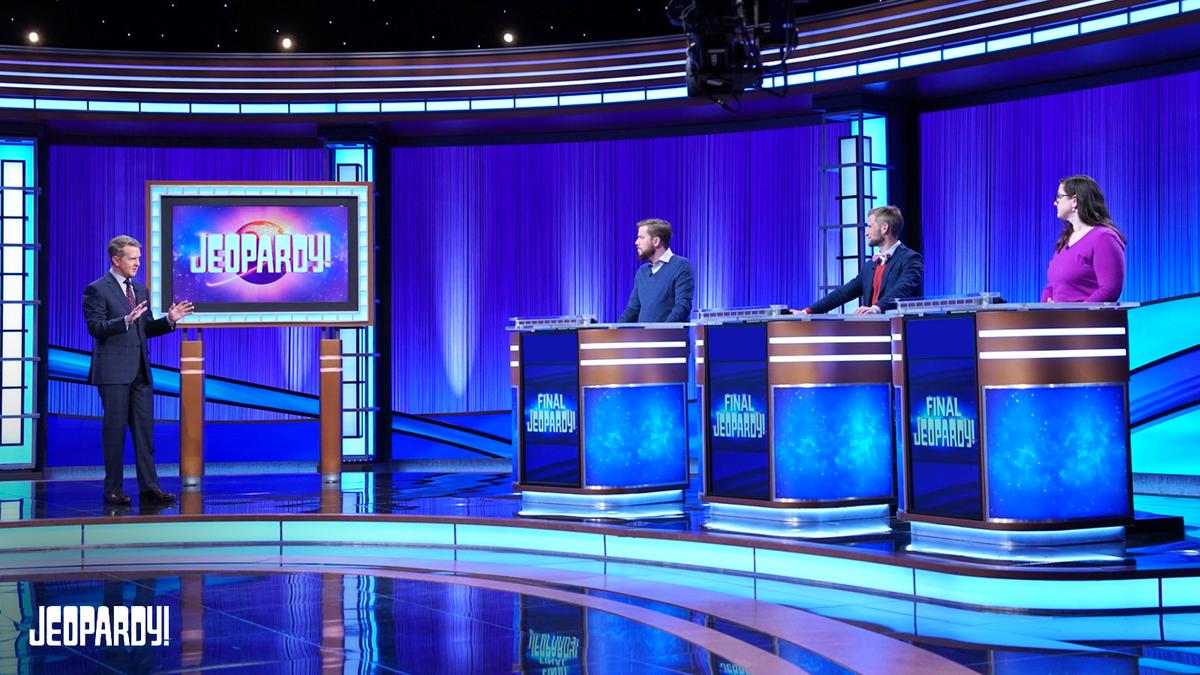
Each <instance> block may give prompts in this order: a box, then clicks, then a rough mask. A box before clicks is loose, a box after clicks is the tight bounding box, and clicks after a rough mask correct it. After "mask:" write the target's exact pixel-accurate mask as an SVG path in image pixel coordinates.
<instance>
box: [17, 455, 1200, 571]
mask: <svg viewBox="0 0 1200 675" xmlns="http://www.w3.org/2000/svg"><path fill="white" fill-rule="evenodd" d="M125 483H126V484H125V490H126V493H127V494H129V495H131V496H132V497H133V500H134V503H133V505H132V506H128V507H125V506H122V507H113V506H108V505H105V504H104V503H103V501H102V499H101V496H102V489H103V486H102V483H101V481H98V480H59V481H7V482H0V521H4V520H39V519H59V518H83V517H95V516H100V517H124V516H139V515H141V516H146V515H164V516H170V515H180V514H185V515H200V514H205V515H221V514H237V513H254V514H284V513H292V514H303V513H346V514H403V515H410V516H454V517H474V518H506V519H509V518H517V519H521V520H546V521H568V522H570V521H578V520H581V519H580V518H578V517H561V518H556V517H554V516H552V515H546V514H544V513H542V514H539V515H537V516H535V517H526V516H521V515H518V513H519V512H520V511H521V498H520V495H519V493H515V492H513V490H512V476H511V474H508V473H499V474H477V473H440V474H439V473H395V474H373V473H347V474H344V475H343V478H342V482H341V484H340V485H338V486H335V487H333V488H332V489H331V488H329V487H328V486H323V485H322V483H321V481H320V479H319V478H318V476H316V475H315V474H311V475H295V474H268V475H262V476H209V477H205V479H204V486H203V488H204V489H203V490H202V491H200V492H191V493H184V492H181V491H180V485H179V480H178V479H177V478H164V479H163V481H162V484H163V488H164V489H166V490H168V491H171V492H177V493H179V495H180V501H179V503H178V504H175V505H170V506H165V507H164V506H162V505H142V504H139V503H138V499H137V486H136V483H135V481H133V480H132V479H126V481H125ZM697 483H698V479H696V478H693V480H692V485H691V486H690V488H689V489H688V490H686V491H685V492H684V501H683V506H682V514H681V515H679V516H677V517H668V518H646V519H633V520H604V519H598V520H595V519H594V520H591V521H590V522H591V523H592V524H596V525H599V526H602V527H608V528H613V529H619V528H635V529H639V530H645V529H653V530H660V531H671V532H704V533H705V534H706V535H708V536H711V537H713V538H714V540H719V539H721V538H733V539H737V540H747V539H749V540H754V539H758V540H762V539H771V537H769V536H768V537H762V536H755V535H753V534H732V533H727V532H721V531H715V530H710V529H706V528H705V524H706V522H707V520H708V514H707V510H706V508H705V507H704V506H703V505H702V504H701V503H700V501H699V498H698V484H697ZM1134 507H1135V509H1136V510H1137V511H1138V516H1139V518H1146V517H1150V516H1154V515H1164V516H1179V517H1181V518H1182V519H1183V525H1184V531H1183V532H1184V534H1185V535H1186V536H1184V537H1182V538H1181V537H1180V536H1178V534H1179V533H1178V531H1175V530H1172V531H1169V532H1157V531H1147V532H1146V533H1144V534H1137V533H1134V534H1131V535H1130V536H1129V537H1127V539H1126V541H1125V542H1124V543H1118V544H1111V543H1110V544H1096V545H1086V546H1044V547H1024V548H1023V549H1022V550H1021V553H1020V555H1019V556H1017V557H1014V558H1012V559H1006V560H1005V562H1006V564H1016V565H1022V566H1055V567H1062V566H1070V567H1087V568H1089V569H1097V570H1100V569H1105V568H1112V569H1129V568H1131V567H1136V568H1138V569H1168V568H1176V567H1184V568H1200V531H1198V528H1200V499H1184V498H1171V497H1152V496H1141V495H1139V496H1137V497H1135V500H1134ZM864 522H869V524H872V525H874V524H875V523H874V521H863V520H855V521H845V522H844V523H837V522H832V523H829V522H826V523H819V524H816V525H814V526H812V527H813V534H814V536H817V535H818V534H819V539H814V540H813V541H817V542H819V545H822V546H824V545H828V546H835V547H847V548H852V549H858V550H864V549H866V550H870V551H871V552H872V553H874V554H879V555H888V556H894V557H898V558H899V557H915V558H931V559H937V560H946V559H954V560H959V561H961V562H963V563H964V564H971V563H987V562H992V561H993V560H994V559H993V558H989V557H988V556H987V555H986V551H985V552H984V553H981V551H980V549H979V548H978V547H972V546H962V545H953V544H952V545H949V546H947V545H945V544H944V543H943V542H941V541H935V542H930V543H926V542H914V541H913V540H912V539H911V538H910V537H909V535H908V532H907V529H906V526H904V525H903V524H902V523H897V522H895V521H894V520H893V521H892V522H890V523H889V522H887V521H886V520H885V521H884V522H883V526H884V527H883V528H876V527H869V528H864V527H863V523H864ZM889 525H890V526H891V527H890V528H889V527H888V526H889ZM839 528H842V529H843V531H844V533H845V534H844V536H837V534H838V533H837V530H838V529H839ZM788 529H789V530H795V528H788ZM881 529H882V530H885V531H883V532H880V530H881ZM796 540H802V539H796ZM991 552H992V553H994V552H995V549H993V550H992V551H991Z"/></svg>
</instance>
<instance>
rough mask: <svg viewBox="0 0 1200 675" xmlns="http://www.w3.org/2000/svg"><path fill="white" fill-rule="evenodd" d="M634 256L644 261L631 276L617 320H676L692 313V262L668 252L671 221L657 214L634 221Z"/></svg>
mask: <svg viewBox="0 0 1200 675" xmlns="http://www.w3.org/2000/svg"><path fill="white" fill-rule="evenodd" d="M634 245H635V246H637V252H638V257H639V258H640V259H641V260H642V261H644V262H645V263H646V264H645V265H642V266H641V267H639V268H638V270H637V273H636V274H635V275H634V277H633V292H632V293H630V294H629V304H628V305H626V307H625V311H624V312H621V318H620V319H617V321H618V322H619V323H679V322H683V321H687V320H688V317H689V316H691V314H692V292H693V290H694V288H695V281H694V280H693V277H692V263H690V262H688V259H687V258H685V257H683V256H681V255H675V254H674V253H672V252H671V249H670V245H671V224H670V223H668V222H667V221H665V220H663V219H661V218H647V219H646V220H643V221H641V222H639V223H638V234H637V240H636V241H635V242H634Z"/></svg>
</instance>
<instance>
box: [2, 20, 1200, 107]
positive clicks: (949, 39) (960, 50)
mask: <svg viewBox="0 0 1200 675" xmlns="http://www.w3.org/2000/svg"><path fill="white" fill-rule="evenodd" d="M1023 4H1029V3H1009V4H1006V5H997V6H995V7H991V8H987V9H983V10H979V11H976V12H968V13H964V14H956V15H952V16H949V17H943V18H941V19H936V20H931V21H925V22H921V23H916V24H903V25H901V26H899V27H894V28H890V29H885V30H879V31H877V34H878V36H879V37H880V39H879V40H878V41H872V42H871V43H870V44H868V45H863V46H858V47H847V48H844V49H838V48H837V45H838V44H839V43H843V42H846V41H848V40H851V39H861V38H862V36H863V35H862V34H859V33H856V34H855V36H854V37H853V38H838V39H832V40H826V41H823V42H822V41H816V42H810V43H809V44H808V46H809V47H814V46H829V47H830V49H829V50H826V51H822V52H818V53H813V54H808V55H804V56H798V57H795V58H793V59H789V61H788V63H789V64H791V65H793V66H797V65H800V64H803V63H805V62H815V61H818V60H822V59H828V58H830V57H835V56H845V57H847V59H848V60H847V61H844V62H841V63H830V64H823V65H820V66H813V67H811V68H808V69H797V70H795V71H793V72H790V73H789V74H788V75H787V78H786V80H787V81H786V85H789V86H795V85H804V84H812V83H814V82H825V81H830V80H841V79H851V78H855V77H864V76H869V75H874V74H878V73H882V72H891V71H895V70H903V69H906V68H916V67H921V66H925V65H928V64H934V63H940V62H944V61H951V60H954V59H960V58H966V57H970V56H977V55H981V54H987V53H989V52H996V51H1001V50H1018V49H1023V48H1026V47H1030V46H1035V45H1039V44H1042V43H1044V42H1049V41H1055V40H1062V39H1068V38H1072V37H1078V36H1081V35H1090V34H1093V33H1099V32H1105V31H1112V30H1118V29H1121V28H1127V27H1129V26H1135V25H1140V24H1144V23H1147V22H1152V21H1156V20H1159V19H1164V18H1168V17H1173V16H1178V15H1181V14H1187V13H1190V12H1197V11H1200V0H1182V1H1181V2H1150V3H1145V4H1141V5H1135V6H1132V7H1127V8H1124V9H1121V10H1119V11H1114V12H1104V11H1100V12H1098V13H1095V14H1090V15H1087V16H1084V17H1081V18H1074V19H1070V20H1068V21H1066V22H1062V21H1056V20H1055V18H1056V17H1057V16H1060V15H1062V14H1063V13H1064V12H1066V11H1070V10H1077V9H1081V8H1086V7H1095V8H1097V9H1101V8H1102V7H1103V6H1104V5H1106V4H1108V3H1107V2H1105V1H1103V0H1082V1H1081V2H1078V3H1075V4H1073V5H1068V6H1065V7H1056V8H1052V9H1047V10H1036V11H1031V12H1029V13H1027V14H1023V15H1018V16H1009V17H1003V18H1000V19H991V20H985V19H987V18H988V17H989V16H990V15H994V14H995V13H997V12H998V11H1001V10H1007V9H1011V8H1013V7H1017V6H1020V5H1023ZM889 18H894V17H889ZM964 18H974V19H975V21H973V22H971V23H969V24H967V25H962V26H958V27H953V28H946V29H942V30H933V29H936V28H937V26H938V25H941V24H944V23H946V22H949V21H954V20H962V19H964ZM1031 19H1032V20H1043V21H1046V23H1044V24H1039V25H1035V26H1032V27H1022V26H1021V22H1022V21H1029V20H1031ZM921 27H928V28H930V29H931V30H928V31H925V30H922V31H916V34H915V35H913V36H911V37H902V38H895V39H890V40H889V39H887V38H888V37H889V36H891V35H895V34H899V32H900V31H909V32H912V29H914V28H921ZM980 29H992V30H994V32H992V33H990V34H988V35H985V36H981V37H978V38H968V39H966V40H962V41H957V42H956V41H955V39H956V38H957V37H958V36H961V35H966V34H968V33H972V32H975V31H978V30H980ZM819 34H820V33H801V34H800V35H801V38H804V37H806V36H813V35H819ZM931 38H934V39H942V40H944V42H943V43H942V45H941V46H930V45H928V44H923V42H924V41H928V40H929V39H931ZM880 47H892V48H894V49H895V50H896V51H894V52H892V53H890V54H871V55H870V56H866V57H863V58H861V59H857V58H854V55H855V54H859V53H866V52H870V51H873V50H877V49H879V48H880ZM680 53H681V52H680V50H678V49H667V50H658V51H654V52H643V53H631V54H625V55H622V56H623V57H626V58H633V57H641V56H663V57H670V56H675V55H678V54H680ZM771 54H774V60H773V61H772V60H767V62H766V64H765V65H766V66H767V67H774V66H778V65H779V63H780V61H779V58H778V51H777V50H774V51H772V50H767V51H765V52H764V55H768V56H769V55H771ZM599 58H612V57H611V56H603V57H573V58H564V59H542V60H526V61H511V62H506V63H500V64H495V65H498V66H499V65H502V66H516V65H526V66H531V65H538V64H547V63H569V62H574V61H588V60H595V59H599ZM6 64H20V65H23V66H29V65H35V66H58V65H63V64H59V63H55V62H33V61H17V60H0V65H6ZM673 64H679V65H680V66H682V64H683V61H682V60H678V61H676V60H669V61H658V62H650V63H631V64H623V65H620V66H612V67H583V68H564V69H557V70H549V71H518V72H503V73H497V74H496V76H503V77H541V76H545V75H548V74H564V73H565V74H570V73H579V74H587V73H593V72H604V71H606V70H612V71H614V72H624V71H628V70H634V69H645V68H651V67H662V66H664V65H666V66H670V65H673ZM70 65H71V66H72V67H79V68H86V67H93V68H106V69H114V68H130V69H142V70H154V69H161V68H162V66H140V65H129V64H120V65H118V64H80V63H72V64H70ZM477 65H479V64H443V65H441V66H440V67H445V68H455V67H468V66H471V67H473V66H477ZM417 67H420V68H430V67H439V66H428V65H422V66H404V65H395V66H386V67H384V66H355V65H347V66H339V68H342V69H346V70H368V71H369V70H383V69H405V68H417ZM171 68H172V69H174V70H211V68H212V67H211V66H203V67H201V66H171ZM224 69H225V70H230V71H235V70H252V71H272V70H277V71H295V70H306V68H297V67H295V66H292V67H269V66H264V67H262V68H259V67H255V68H239V67H236V66H228V67H225V68H224ZM20 74H21V75H28V74H29V73H28V72H25V71H20ZM36 74H37V75H38V76H39V77H60V78H67V77H70V78H72V79H85V80H86V79H94V78H97V77H101V78H102V77H103V76H93V75H82V74H64V73H57V74H56V73H36ZM0 77H3V75H0ZM463 77H465V76H461V75H445V76H443V75H433V76H430V78H432V79H437V80H444V79H461V78H463ZM470 77H473V78H479V77H485V76H480V75H474V76H470ZM683 78H684V73H683V72H682V71H677V72H665V73H649V74H643V75H628V76H612V77H598V78H593V79H580V80H569V81H548V82H538V81H529V82H522V83H517V84H497V85H479V86H471V85H447V86H427V87H421V86H417V87H369V86H362V87H358V88H355V89H343V90H330V89H320V88H307V89H295V90H288V91H286V92H285V93H294V94H318V95H321V94H324V95H330V94H334V93H336V94H349V95H357V94H361V95H362V96H364V97H368V98H369V97H371V96H373V95H374V96H378V95H380V94H405V93H410V94H422V93H431V92H446V93H461V94H465V95H466V97H464V98H456V99H452V100H447V99H437V98H431V99H410V100H403V101H382V100H361V101H339V102H334V101H322V102H285V101H273V102H257V101H256V102H236V101H224V102H191V103H188V102H161V101H89V100H87V99H74V98H40V97H38V98H34V97H28V98H27V97H20V96H0V109H5V108H8V109H27V110H28V109H40V110H70V111H89V112H106V113H154V114H182V115H188V114H216V115H235V114H241V115H254V114H260V115H261V114H287V115H314V114H317V115H319V114H337V113H368V114H383V113H399V112H459V111H462V112H473V111H477V110H479V111H489V110H507V109H514V108H515V109H521V108H542V107H559V106H572V105H606V104H619V103H630V102H635V103H636V102H642V101H655V100H664V99H672V98H683V97H686V96H687V90H686V88H685V87H682V86H680V84H679V83H680V82H681V81H682V80H683ZM130 79H135V78H130ZM142 79H146V80H154V81H158V80H178V81H181V82H196V83H198V84H202V83H204V82H208V81H212V82H216V83H228V82H233V83H236V82H247V83H255V82H260V81H264V80H265V81H276V80H278V81H285V82H311V83H320V82H325V81H329V80H330V78H327V77H307V78H305V77H301V78H261V77H257V78H256V77H241V78H238V77H234V78H211V77H197V78H189V77H176V78H169V77H167V78H164V77H146V78H142ZM351 79H352V80H360V81H364V82H372V81H407V80H412V79H417V78H414V77H413V76H395V77H358V78H351ZM344 81H346V78H337V79H336V82H339V83H340V82H344ZM663 81H671V82H672V83H671V86H667V87H662V86H653V85H656V84H659V83H660V82H663ZM614 84H615V85H618V86H621V85H624V87H625V88H618V89H606V88H600V89H595V90H592V91H587V92H582V93H579V94H570V95H558V94H551V95H535V96H525V97H516V98H505V97H503V94H499V91H498V90H505V91H510V90H513V89H532V88H545V87H558V86H573V85H597V86H601V87H603V86H604V85H614ZM639 85H641V86H639ZM648 85H650V86H648ZM763 86H764V87H767V88H774V87H782V86H785V82H784V77H783V76H778V77H768V78H767V79H766V80H765V81H764V83H763ZM35 88H36V89H43V90H44V89H46V88H47V85H46V84H45V83H32V82H29V83H26V82H14V81H3V80H0V92H4V91H7V92H14V93H15V92H18V91H21V90H26V89H35ZM57 89H59V90H62V91H79V92H89V91H95V92H97V93H99V94H103V95H113V94H132V95H137V94H141V93H179V94H189V93H194V94H198V95H207V94H214V93H217V90H213V89H205V88H202V87H194V88H175V89H174V90H168V89H159V88H153V87H124V86H99V85H97V86H89V85H62V86H59V87H57ZM221 91H222V92H223V93H224V94H226V95H229V94H233V95H237V94H242V93H246V94H257V93H261V92H260V90H258V89H240V90H239V89H225V90H221ZM487 92H496V93H497V94H499V96H500V97H499V98H497V97H496V96H494V95H493V96H489V95H486V93H487ZM473 93H475V94H484V95H481V96H471V94H473Z"/></svg>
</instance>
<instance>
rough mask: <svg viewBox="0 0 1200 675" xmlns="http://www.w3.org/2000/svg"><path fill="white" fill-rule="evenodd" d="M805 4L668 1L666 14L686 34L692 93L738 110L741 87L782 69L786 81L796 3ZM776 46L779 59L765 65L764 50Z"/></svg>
mask: <svg viewBox="0 0 1200 675" xmlns="http://www.w3.org/2000/svg"><path fill="white" fill-rule="evenodd" d="M804 4H808V0H668V4H667V17H668V18H669V19H670V20H671V23H673V24H675V25H677V26H681V27H682V28H683V30H684V33H686V34H687V38H688V49H687V88H688V95H689V96H707V97H708V98H710V99H712V100H713V101H714V102H716V103H717V104H718V105H720V106H721V107H723V108H725V109H727V110H737V109H738V108H740V106H741V103H740V98H739V97H740V95H741V94H742V92H744V91H746V90H747V89H757V88H761V87H762V83H763V79H764V78H765V77H767V76H774V75H777V74H782V75H784V76H785V77H784V80H783V81H784V82H785V83H786V82H787V78H786V75H787V61H788V56H789V55H790V54H791V52H792V50H793V49H794V48H795V45H796V31H795V16H796V6H797V5H804ZM776 48H778V49H779V50H780V59H779V62H778V64H776V65H774V66H772V67H771V68H767V67H765V66H764V65H763V58H762V52H763V50H764V49H767V50H771V49H776ZM768 91H769V90H768ZM772 93H777V94H779V95H782V94H783V93H785V92H772Z"/></svg>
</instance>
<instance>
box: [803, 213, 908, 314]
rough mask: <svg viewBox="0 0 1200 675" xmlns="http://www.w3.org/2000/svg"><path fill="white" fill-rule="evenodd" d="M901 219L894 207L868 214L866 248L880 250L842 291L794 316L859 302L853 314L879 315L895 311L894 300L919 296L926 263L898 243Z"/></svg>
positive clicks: (901, 228)
mask: <svg viewBox="0 0 1200 675" xmlns="http://www.w3.org/2000/svg"><path fill="white" fill-rule="evenodd" d="M903 231H904V216H903V215H901V213H900V209H898V208H896V207H895V206H879V207H876V208H873V209H871V211H870V212H869V213H867V244H868V245H870V246H877V247H879V253H876V254H875V255H874V256H873V257H872V258H871V259H870V260H868V261H867V262H866V263H865V264H864V265H863V267H862V270H861V271H859V273H858V276H856V277H854V278H853V279H851V280H850V281H849V282H848V283H846V284H844V285H843V286H842V287H841V288H837V289H835V290H833V291H831V292H830V293H829V295H826V296H825V297H823V298H821V299H820V300H818V301H816V302H814V303H813V304H812V305H810V306H809V307H807V308H805V309H802V310H800V311H799V312H796V313H797V314H824V313H825V312H828V311H830V310H833V309H837V308H838V307H841V306H842V305H844V304H846V303H847V302H850V301H851V300H853V299H854V298H860V297H861V298H862V300H861V301H860V302H859V306H858V308H856V309H855V310H854V313H855V314H879V313H880V312H886V311H887V310H889V309H894V308H895V306H896V299H897V298H914V297H918V296H920V295H921V289H922V287H923V285H924V283H925V262H924V260H923V259H922V258H921V254H920V253H917V252H916V251H914V250H912V249H911V248H909V247H907V246H905V245H904V244H902V243H901V242H900V234H901V233H902V232H903Z"/></svg>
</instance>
